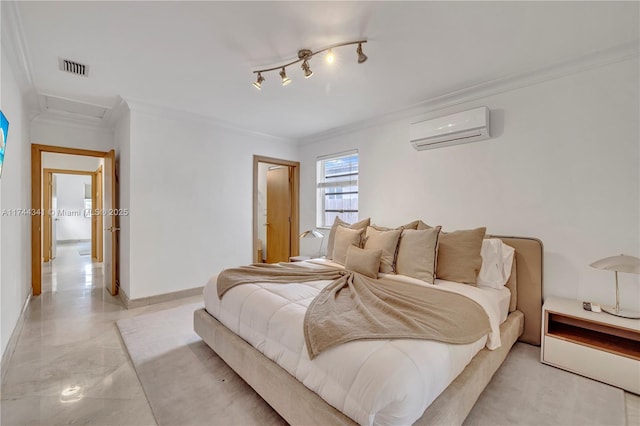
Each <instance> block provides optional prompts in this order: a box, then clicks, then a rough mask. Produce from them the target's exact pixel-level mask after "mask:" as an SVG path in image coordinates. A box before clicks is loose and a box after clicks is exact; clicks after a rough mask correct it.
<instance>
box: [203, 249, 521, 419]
mask: <svg viewBox="0 0 640 426" xmlns="http://www.w3.org/2000/svg"><path fill="white" fill-rule="evenodd" d="M307 263H308V266H314V265H315V263H312V262H307ZM316 263H322V262H316ZM324 263H327V261H324ZM333 265H335V264H333ZM385 277H389V278H391V279H398V280H405V281H409V282H414V283H416V285H428V284H425V283H424V282H422V281H419V280H415V279H412V278H408V277H403V276H398V275H385ZM216 280H217V275H216V276H214V277H212V278H211V279H210V280H209V282H208V283H207V285H206V286H205V289H204V299H205V308H206V310H207V311H208V312H209V313H210V314H211V315H213V316H214V317H215V318H217V319H218V320H219V321H220V322H221V323H222V324H224V325H225V326H226V327H227V328H229V329H230V330H231V331H233V332H234V333H236V334H237V335H238V336H240V337H242V338H243V339H244V340H246V341H247V342H249V343H250V344H251V345H253V346H254V347H255V348H256V349H258V350H259V351H260V352H262V353H263V354H264V355H265V356H267V357H268V358H270V359H271V360H273V361H274V362H276V363H277V364H278V365H280V366H281V367H282V368H284V369H285V370H287V371H288V372H289V373H290V374H291V375H293V376H294V377H295V378H296V379H298V380H299V381H301V382H302V383H303V384H304V385H305V386H306V387H308V388H309V389H311V390H313V391H314V392H316V393H317V394H318V395H320V396H321V397H322V398H323V399H324V400H325V401H327V402H328V403H329V404H331V405H332V406H334V407H335V408H336V409H338V410H339V411H341V412H343V413H344V414H346V415H347V416H349V417H351V418H352V419H353V420H355V421H356V422H358V423H359V424H361V425H373V424H375V425H408V424H412V423H413V422H415V421H416V420H417V419H418V418H420V416H422V413H423V412H424V410H425V409H426V408H427V407H428V406H429V405H430V404H431V402H433V400H434V399H435V398H436V397H437V396H438V395H439V394H440V393H441V392H442V391H443V390H444V389H445V388H446V387H447V386H448V385H449V384H450V383H451V382H452V381H453V380H454V379H455V378H456V376H458V374H460V372H462V370H463V369H464V368H465V366H466V365H467V364H468V363H469V362H470V361H471V359H472V358H473V357H474V356H475V354H476V353H478V352H479V351H480V350H481V349H482V348H483V347H484V346H485V344H486V345H487V347H489V348H490V349H495V348H497V347H499V346H500V333H499V324H500V323H502V321H504V319H506V317H507V313H508V306H509V290H508V289H506V288H504V289H502V290H494V289H488V288H487V289H484V288H477V287H471V286H468V285H462V284H458V283H451V282H445V281H437V282H436V284H437V285H438V286H439V288H443V289H445V290H447V291H454V292H458V293H461V294H464V295H465V296H467V297H471V298H473V299H474V300H476V301H477V302H478V303H479V304H480V305H481V306H483V307H484V309H485V310H486V312H487V314H488V315H489V320H490V323H491V328H492V332H491V334H490V335H489V336H487V337H483V338H481V339H479V340H478V341H476V342H475V343H471V344H467V345H452V344H446V343H440V342H435V341H427V340H408V339H407V340H371V341H356V342H350V343H346V344H343V345H340V346H338V347H335V348H332V349H329V350H326V351H324V352H322V353H321V354H320V355H318V356H317V357H316V358H315V359H314V360H313V361H311V360H310V359H309V357H308V355H307V349H306V345H305V340H304V334H303V327H302V323H303V320H304V315H305V311H306V309H307V307H308V306H309V304H310V303H311V301H312V300H313V298H314V297H315V296H316V295H317V294H318V293H319V292H320V291H321V290H322V288H324V287H325V286H326V285H328V284H329V283H330V281H326V280H325V281H314V282H309V283H300V284H287V285H282V284H266V283H265V284H244V285H239V286H237V287H235V288H233V289H231V290H229V291H228V292H227V293H226V294H225V295H224V297H223V298H222V301H220V299H218V295H217V291H216Z"/></svg>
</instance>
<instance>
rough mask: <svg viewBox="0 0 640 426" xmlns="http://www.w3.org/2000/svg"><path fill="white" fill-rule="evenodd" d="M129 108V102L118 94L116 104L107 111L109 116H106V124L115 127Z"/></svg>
mask: <svg viewBox="0 0 640 426" xmlns="http://www.w3.org/2000/svg"><path fill="white" fill-rule="evenodd" d="M128 110H129V105H127V102H126V101H125V100H124V99H122V98H121V97H120V96H118V99H117V100H116V102H115V104H114V105H113V106H112V107H111V109H109V111H108V112H107V116H106V117H105V119H106V125H107V126H108V127H109V128H111V129H115V128H116V126H117V125H118V123H119V122H120V119H121V118H122V116H123V114H124V113H125V112H126V111H128Z"/></svg>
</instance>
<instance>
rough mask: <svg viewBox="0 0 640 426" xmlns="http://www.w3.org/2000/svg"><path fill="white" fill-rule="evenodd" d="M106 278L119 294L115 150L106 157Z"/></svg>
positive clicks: (104, 215)
mask: <svg viewBox="0 0 640 426" xmlns="http://www.w3.org/2000/svg"><path fill="white" fill-rule="evenodd" d="M103 179H104V192H103V195H104V197H103V198H104V205H103V209H102V210H103V212H104V214H103V217H104V232H103V241H104V280H105V287H106V288H107V290H109V293H111V294H112V295H114V296H115V295H116V294H118V287H119V283H118V235H119V231H120V227H119V220H118V219H119V216H118V182H117V179H116V153H115V151H114V150H111V151H109V153H108V154H107V155H106V156H105V157H104V175H103Z"/></svg>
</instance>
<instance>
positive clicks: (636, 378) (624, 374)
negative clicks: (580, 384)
mask: <svg viewBox="0 0 640 426" xmlns="http://www.w3.org/2000/svg"><path fill="white" fill-rule="evenodd" d="M543 351H544V353H543V357H542V358H543V362H545V363H548V364H551V365H554V366H556V367H560V368H563V369H565V370H568V371H572V372H574V373H578V374H581V375H583V376H586V377H590V378H592V379H595V380H599V381H602V382H605V383H610V384H612V385H614V386H618V387H621V388H623V389H626V390H628V391H631V392H633V393H636V394H640V361H638V360H635V359H632V358H628V357H625V356H620V355H616V354H613V353H610V352H607V351H603V350H594V349H593V348H591V347H589V346H584V345H581V344H578V343H572V342H568V341H566V340H562V339H558V338H555V337H552V336H549V335H547V336H545V337H544V349H543Z"/></svg>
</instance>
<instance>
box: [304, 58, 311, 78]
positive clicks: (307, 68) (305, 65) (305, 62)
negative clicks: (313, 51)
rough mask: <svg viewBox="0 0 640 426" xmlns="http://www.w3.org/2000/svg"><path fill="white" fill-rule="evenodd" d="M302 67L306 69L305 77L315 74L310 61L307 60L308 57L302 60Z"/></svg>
mask: <svg viewBox="0 0 640 426" xmlns="http://www.w3.org/2000/svg"><path fill="white" fill-rule="evenodd" d="M301 68H302V70H303V71H304V78H309V77H311V76H312V75H313V71H311V67H310V66H309V62H307V60H306V59H305V60H304V61H303V62H302V66H301Z"/></svg>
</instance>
